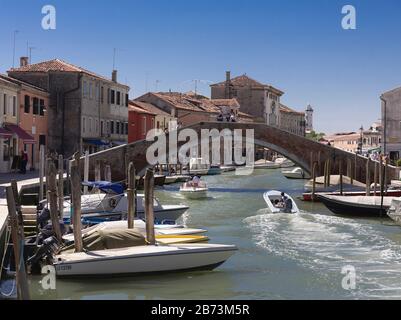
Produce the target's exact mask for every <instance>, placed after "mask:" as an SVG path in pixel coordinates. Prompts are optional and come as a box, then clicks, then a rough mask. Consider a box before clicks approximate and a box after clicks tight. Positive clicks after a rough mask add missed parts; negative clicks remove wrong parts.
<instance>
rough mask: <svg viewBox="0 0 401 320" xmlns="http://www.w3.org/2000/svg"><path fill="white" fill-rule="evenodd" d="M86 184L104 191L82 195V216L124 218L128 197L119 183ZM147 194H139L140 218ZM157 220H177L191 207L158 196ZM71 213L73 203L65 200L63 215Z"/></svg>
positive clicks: (155, 201)
mask: <svg viewBox="0 0 401 320" xmlns="http://www.w3.org/2000/svg"><path fill="white" fill-rule="evenodd" d="M84 184H85V185H88V186H91V187H94V188H97V189H99V190H101V191H103V192H101V193H92V194H86V195H82V197H81V212H82V218H84V219H85V218H112V219H113V220H122V219H124V218H125V216H126V214H127V211H128V197H127V194H126V193H124V191H123V188H122V186H121V185H119V184H115V183H110V182H86V183H84ZM144 204H145V195H144V194H137V197H136V213H137V217H138V218H143V217H144V216H145V209H144ZM153 207H154V214H155V220H156V221H157V222H161V221H165V220H170V221H175V220H177V219H178V218H179V217H181V216H182V215H183V214H184V213H185V212H186V211H187V210H188V209H189V207H188V206H186V205H165V204H161V203H160V202H159V200H158V199H157V198H155V199H154V203H153ZM70 215H71V203H70V201H69V200H66V201H64V210H63V217H64V218H69V217H70Z"/></svg>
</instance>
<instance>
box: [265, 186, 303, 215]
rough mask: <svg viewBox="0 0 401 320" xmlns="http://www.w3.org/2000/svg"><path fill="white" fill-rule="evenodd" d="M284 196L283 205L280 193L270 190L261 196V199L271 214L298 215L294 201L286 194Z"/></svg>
mask: <svg viewBox="0 0 401 320" xmlns="http://www.w3.org/2000/svg"><path fill="white" fill-rule="evenodd" d="M284 196H285V197H286V200H285V202H284V203H283V197H282V195H281V192H280V191H275V190H271V191H267V192H265V193H264V194H263V199H264V200H265V202H266V204H267V207H268V208H269V210H270V212H272V213H299V209H298V206H297V204H296V202H295V201H294V199H292V198H291V197H290V196H289V195H288V194H286V193H285V194H284Z"/></svg>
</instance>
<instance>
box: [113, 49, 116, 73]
mask: <svg viewBox="0 0 401 320" xmlns="http://www.w3.org/2000/svg"><path fill="white" fill-rule="evenodd" d="M116 51H117V49H116V48H114V49H113V70H115V65H116Z"/></svg>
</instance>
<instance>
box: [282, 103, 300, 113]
mask: <svg viewBox="0 0 401 320" xmlns="http://www.w3.org/2000/svg"><path fill="white" fill-rule="evenodd" d="M280 111H281V112H285V113H293V114H299V115H305V112H299V111H296V110H294V109H291V108H289V107H287V106H285V105H283V104H281V103H280Z"/></svg>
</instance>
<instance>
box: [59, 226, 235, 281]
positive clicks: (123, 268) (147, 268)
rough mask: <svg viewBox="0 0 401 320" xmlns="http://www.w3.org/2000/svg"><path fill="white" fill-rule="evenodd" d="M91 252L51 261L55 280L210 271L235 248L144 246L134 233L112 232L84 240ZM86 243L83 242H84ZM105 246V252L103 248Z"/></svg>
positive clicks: (141, 238) (70, 253) (62, 256)
mask: <svg viewBox="0 0 401 320" xmlns="http://www.w3.org/2000/svg"><path fill="white" fill-rule="evenodd" d="M87 240H88V241H89V242H90V243H91V244H93V245H92V247H93V248H96V249H94V250H92V249H90V248H89V250H88V251H86V252H78V253H75V252H65V253H61V254H59V255H56V256H55V257H54V262H53V265H54V267H55V269H56V275H57V276H58V277H80V276H86V277H98V276H122V275H128V274H145V273H155V272H157V273H160V272H174V271H185V270H195V269H208V270H212V269H214V268H216V267H218V266H219V265H221V264H222V263H223V262H225V261H226V260H227V259H228V258H229V257H231V256H232V255H233V254H234V253H235V251H236V250H237V247H236V246H234V245H219V244H207V243H202V244H201V243H194V244H180V245H145V243H146V242H145V238H144V237H143V236H142V235H141V234H138V233H135V231H133V230H128V231H127V230H121V231H120V230H117V229H115V230H111V231H110V232H107V231H103V232H98V233H96V234H93V235H91V236H90V237H88V239H87ZM84 241H85V239H84ZM104 244H107V245H106V247H107V249H103V248H102V246H103V245H104Z"/></svg>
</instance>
